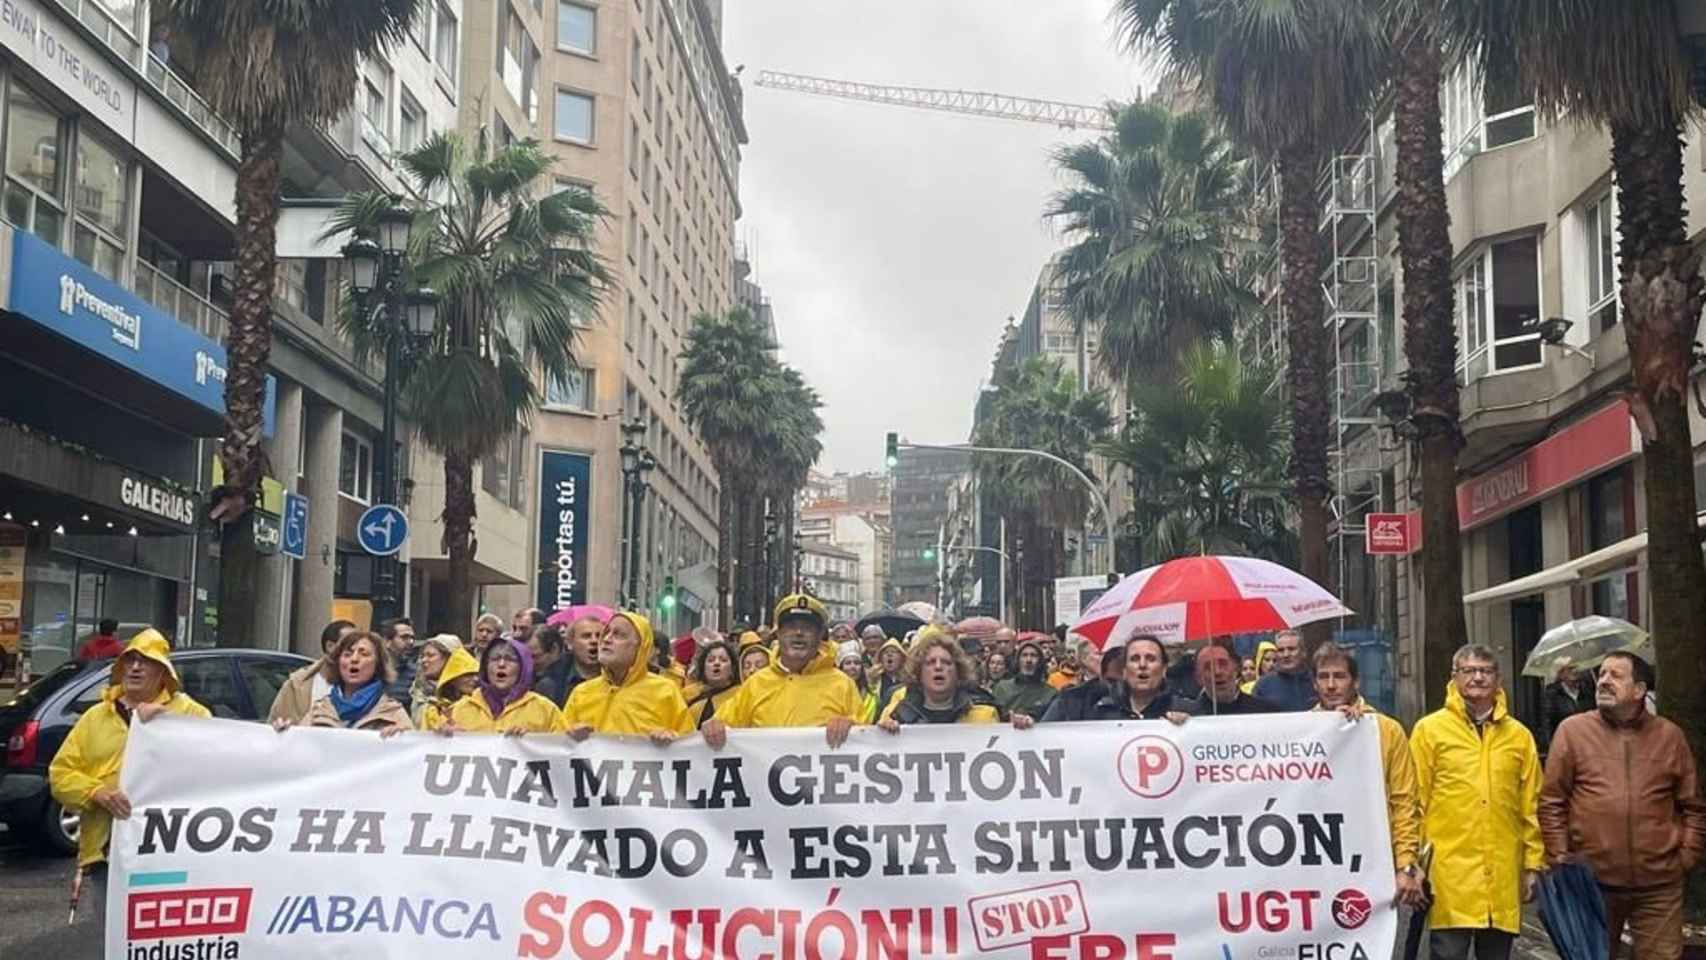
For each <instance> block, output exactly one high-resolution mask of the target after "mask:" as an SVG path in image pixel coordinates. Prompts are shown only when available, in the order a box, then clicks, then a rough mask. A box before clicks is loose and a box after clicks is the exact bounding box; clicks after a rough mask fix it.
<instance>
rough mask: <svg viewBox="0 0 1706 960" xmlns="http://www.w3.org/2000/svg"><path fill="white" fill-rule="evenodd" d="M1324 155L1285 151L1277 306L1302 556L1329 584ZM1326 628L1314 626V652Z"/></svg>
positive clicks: (1310, 635)
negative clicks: (1320, 182) (1320, 193)
mask: <svg viewBox="0 0 1706 960" xmlns="http://www.w3.org/2000/svg"><path fill="white" fill-rule="evenodd" d="M1320 169H1321V163H1320V157H1319V156H1318V155H1317V154H1316V153H1315V152H1314V151H1313V150H1312V149H1309V148H1306V147H1304V148H1291V149H1288V150H1286V151H1284V152H1282V153H1281V154H1280V157H1279V176H1280V257H1281V262H1282V264H1283V270H1282V274H1283V276H1282V277H1281V280H1280V302H1281V304H1283V305H1284V308H1285V328H1286V350H1287V353H1288V354H1289V358H1288V362H1287V364H1286V380H1287V384H1288V386H1289V387H1290V390H1291V477H1292V484H1293V491H1294V493H1295V495H1296V497H1297V514H1298V529H1297V535H1298V553H1299V559H1300V560H1301V561H1302V563H1301V566H1302V568H1303V570H1302V572H1303V575H1304V576H1306V577H1308V578H1309V579H1311V580H1314V581H1315V582H1316V583H1319V584H1322V585H1323V586H1327V587H1329V588H1331V587H1332V586H1333V585H1332V584H1328V583H1327V572H1328V571H1327V497H1328V496H1329V495H1330V494H1331V493H1332V487H1331V485H1330V484H1329V483H1328V477H1327V444H1328V437H1329V436H1331V430H1332V422H1331V414H1332V406H1331V400H1330V398H1329V395H1328V390H1329V388H1330V385H1329V384H1328V382H1327V375H1328V372H1329V371H1328V368H1327V338H1326V328H1325V326H1323V318H1324V316H1325V314H1324V313H1323V305H1322V299H1321V269H1322V268H1321V241H1320V237H1319V236H1318V233H1319V230H1318V228H1319V225H1320V219H1321V208H1320V203H1319V202H1318V200H1317V198H1316V195H1315V177H1316V174H1317V173H1318V172H1319V171H1320ZM1327 630H1328V624H1327V623H1326V622H1325V621H1323V622H1320V623H1315V624H1311V625H1310V626H1309V627H1308V628H1306V629H1305V631H1304V639H1305V641H1306V642H1307V643H1308V645H1309V646H1310V647H1311V648H1313V647H1314V646H1315V645H1316V644H1318V643H1319V642H1321V641H1322V640H1324V639H1326V637H1327Z"/></svg>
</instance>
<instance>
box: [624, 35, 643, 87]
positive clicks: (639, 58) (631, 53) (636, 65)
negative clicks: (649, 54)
mask: <svg viewBox="0 0 1706 960" xmlns="http://www.w3.org/2000/svg"><path fill="white" fill-rule="evenodd" d="M645 62H646V58H645V57H644V56H643V55H641V53H640V38H639V37H635V38H634V42H633V44H632V45H630V46H629V48H628V83H629V85H630V86H632V87H633V88H634V92H635V93H639V92H640V72H641V68H642V66H643V65H644V64H645Z"/></svg>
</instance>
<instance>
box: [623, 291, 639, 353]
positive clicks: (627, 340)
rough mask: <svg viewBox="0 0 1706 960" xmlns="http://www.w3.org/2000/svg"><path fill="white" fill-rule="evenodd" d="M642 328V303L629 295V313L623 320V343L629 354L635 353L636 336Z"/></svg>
mask: <svg viewBox="0 0 1706 960" xmlns="http://www.w3.org/2000/svg"><path fill="white" fill-rule="evenodd" d="M639 328H640V302H639V301H638V300H635V299H634V295H633V294H631V293H630V294H628V311H627V313H626V314H625V315H624V317H623V320H622V342H623V343H624V344H625V345H626V346H627V347H628V352H629V353H632V352H634V335H635V332H636V331H638V330H639Z"/></svg>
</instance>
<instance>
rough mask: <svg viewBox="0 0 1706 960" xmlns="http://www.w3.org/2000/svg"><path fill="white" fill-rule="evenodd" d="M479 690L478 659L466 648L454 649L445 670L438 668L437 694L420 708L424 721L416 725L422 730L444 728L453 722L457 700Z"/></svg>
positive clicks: (446, 662) (445, 664)
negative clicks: (422, 708)
mask: <svg viewBox="0 0 1706 960" xmlns="http://www.w3.org/2000/svg"><path fill="white" fill-rule="evenodd" d="M479 689H480V664H479V661H477V660H475V659H474V655H473V654H471V653H469V652H468V651H467V650H457V651H454V652H453V653H451V654H450V659H448V660H446V661H445V663H444V669H443V670H441V671H439V674H438V688H437V691H436V693H437V696H435V697H434V698H433V699H432V701H431V702H430V703H428V704H427V705H426V709H425V710H423V711H421V722H420V723H418V724H416V726H417V727H419V728H420V729H422V730H437V729H439V728H440V727H443V726H444V725H445V724H447V723H449V722H450V712H451V710H453V709H455V707H456V702H457V701H458V700H461V699H462V698H463V697H467V696H472V695H473V694H475V693H476V692H477V691H479Z"/></svg>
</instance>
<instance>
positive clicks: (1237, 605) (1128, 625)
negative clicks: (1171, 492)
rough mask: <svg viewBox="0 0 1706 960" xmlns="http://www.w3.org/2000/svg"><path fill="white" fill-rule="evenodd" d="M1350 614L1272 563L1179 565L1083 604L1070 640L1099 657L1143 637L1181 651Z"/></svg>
mask: <svg viewBox="0 0 1706 960" xmlns="http://www.w3.org/2000/svg"><path fill="white" fill-rule="evenodd" d="M1350 614H1351V610H1350V608H1348V607H1346V606H1345V605H1344V604H1342V603H1340V602H1339V598H1338V597H1335V596H1333V595H1332V594H1331V593H1328V592H1327V590H1326V589H1325V588H1323V587H1322V586H1321V585H1320V584H1318V583H1316V582H1315V581H1313V580H1310V579H1309V578H1308V577H1305V576H1304V575H1302V574H1301V573H1298V572H1296V571H1295V570H1287V569H1286V568H1285V567H1282V566H1280V565H1279V564H1277V563H1270V562H1269V561H1267V560H1257V559H1255V558H1253V557H1181V558H1180V559H1178V560H1169V561H1167V562H1166V563H1163V564H1161V565H1160V566H1158V567H1150V568H1149V569H1147V570H1139V571H1138V572H1137V573H1134V574H1132V575H1131V576H1129V577H1126V578H1125V579H1124V580H1121V581H1120V582H1119V583H1118V584H1116V585H1114V587H1113V588H1112V589H1110V590H1109V591H1108V592H1107V593H1104V594H1102V595H1101V596H1100V597H1098V598H1096V601H1095V602H1094V603H1092V604H1090V606H1089V608H1088V609H1086V610H1085V611H1084V614H1083V616H1081V617H1080V618H1079V619H1078V623H1077V624H1075V625H1074V626H1073V627H1072V632H1073V633H1076V634H1079V635H1080V636H1083V637H1086V638H1088V639H1089V640H1090V641H1091V642H1093V643H1095V644H1096V645H1097V646H1099V647H1101V648H1103V649H1107V648H1108V647H1110V646H1114V647H1119V646H1124V645H1125V642H1126V641H1127V640H1130V639H1131V638H1132V637H1134V636H1138V635H1139V634H1145V633H1147V634H1150V635H1152V636H1155V637H1159V638H1160V639H1161V642H1163V643H1174V644H1177V643H1189V642H1191V641H1192V640H1201V639H1205V638H1207V637H1218V636H1223V635H1226V634H1232V633H1256V632H1259V631H1263V630H1283V629H1285V628H1287V627H1296V626H1301V625H1302V624H1305V623H1312V622H1314V621H1316V620H1327V619H1330V618H1333V617H1343V616H1349V615H1350Z"/></svg>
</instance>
